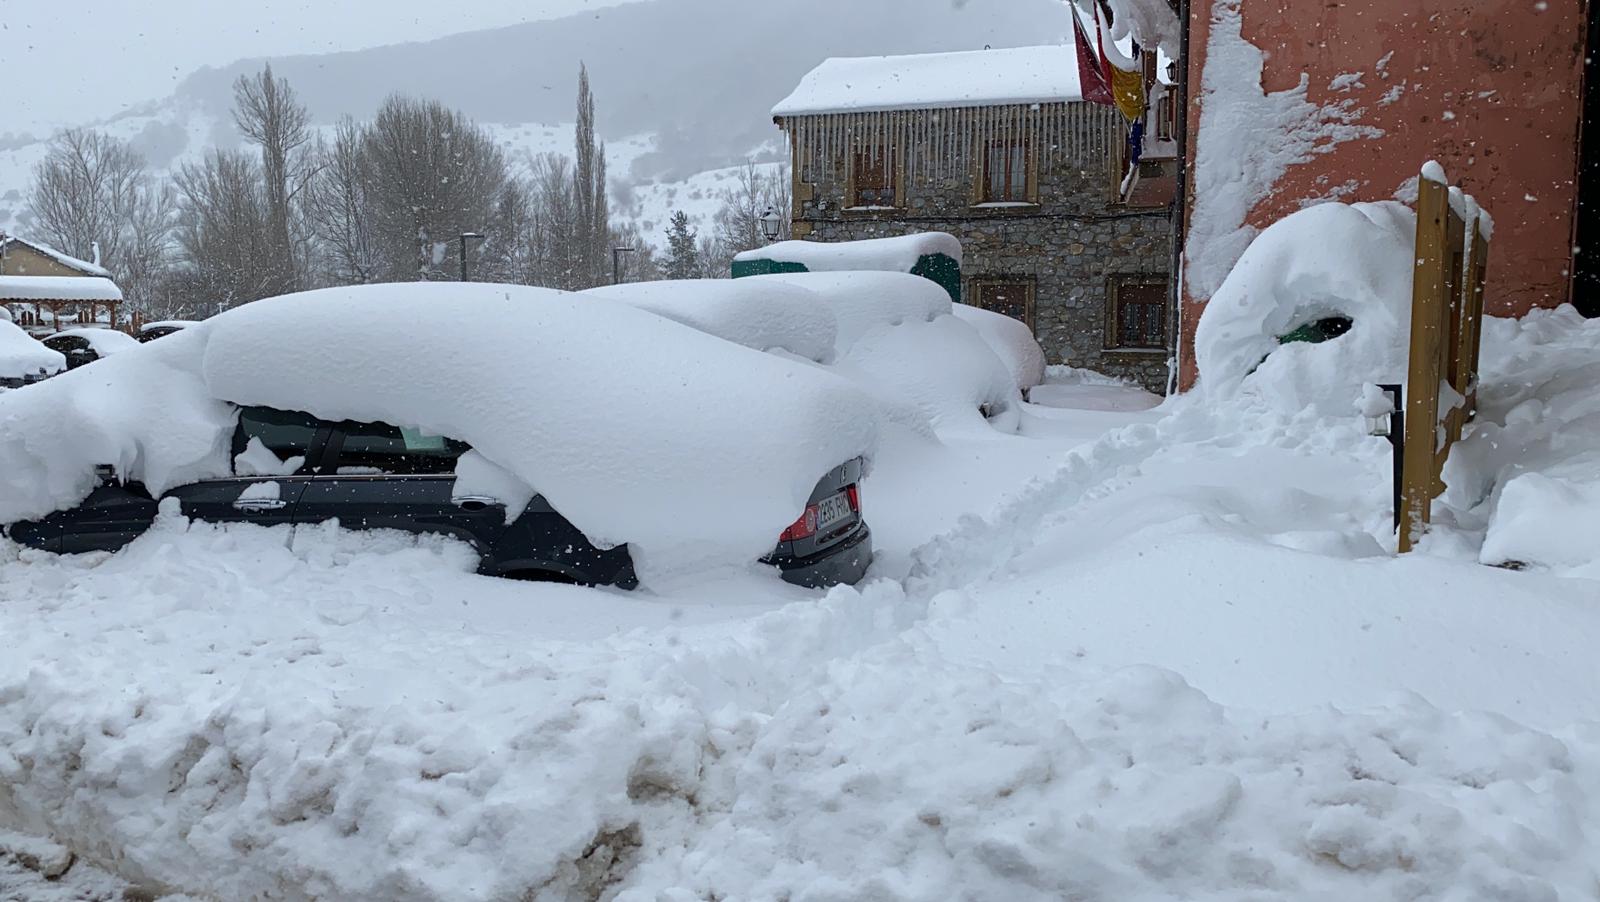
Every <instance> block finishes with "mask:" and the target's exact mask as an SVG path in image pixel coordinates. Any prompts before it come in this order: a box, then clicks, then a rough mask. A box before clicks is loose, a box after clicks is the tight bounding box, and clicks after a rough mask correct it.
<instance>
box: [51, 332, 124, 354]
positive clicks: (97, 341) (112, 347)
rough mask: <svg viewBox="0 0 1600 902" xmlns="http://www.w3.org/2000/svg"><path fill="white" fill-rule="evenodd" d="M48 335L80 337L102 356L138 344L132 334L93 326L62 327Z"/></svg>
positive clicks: (54, 336) (53, 336) (52, 336)
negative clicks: (53, 333) (81, 327)
mask: <svg viewBox="0 0 1600 902" xmlns="http://www.w3.org/2000/svg"><path fill="white" fill-rule="evenodd" d="M48 337H50V338H58V337H68V338H82V339H84V340H85V341H87V342H89V347H91V348H93V349H94V352H95V353H96V354H99V355H100V356H102V357H104V356H105V355H107V354H115V353H117V352H118V351H126V350H128V349H129V348H137V347H138V346H139V339H137V338H134V337H133V336H132V335H129V334H128V333H126V332H119V331H117V330H116V329H96V328H94V327H88V328H83V329H62V330H61V331H60V332H57V333H56V334H55V335H51V336H48Z"/></svg>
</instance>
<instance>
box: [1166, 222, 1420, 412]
mask: <svg viewBox="0 0 1600 902" xmlns="http://www.w3.org/2000/svg"><path fill="white" fill-rule="evenodd" d="M1415 232H1416V216H1415V214H1414V213H1413V212H1412V211H1411V210H1410V209H1409V208H1407V207H1406V206H1405V205H1404V204H1400V203H1396V202H1393V201H1386V202H1382V203H1361V204H1341V203H1327V204H1318V205H1317V206H1313V207H1308V208H1306V209H1304V210H1300V211H1298V212H1296V213H1293V214H1291V215H1289V216H1286V217H1284V218H1283V219H1281V220H1279V221H1278V222H1276V223H1273V224H1272V225H1271V226H1269V227H1268V228H1267V229H1265V230H1264V231H1262V232H1261V234H1260V235H1258V236H1256V239H1255V241H1253V242H1252V243H1251V244H1250V247H1249V248H1247V249H1246V250H1245V252H1244V254H1243V256H1241V257H1240V258H1239V262H1238V263H1237V264H1236V265H1235V266H1234V268H1233V270H1232V271H1231V272H1230V273H1229V274H1228V277H1227V279H1226V280H1224V281H1223V283H1222V286H1221V287H1220V288H1219V289H1217V292H1216V294H1214V295H1213V296H1212V297H1211V300H1210V302H1209V303H1207V304H1206V308H1205V312H1204V313H1203V314H1201V317H1200V323H1199V325H1198V326H1197V327H1196V329H1195V362H1196V363H1197V364H1198V365H1199V368H1200V384H1201V386H1202V387H1203V389H1204V390H1205V391H1206V392H1207V394H1208V395H1215V396H1223V395H1230V394H1233V393H1236V392H1238V391H1239V390H1240V389H1241V387H1247V388H1249V389H1251V390H1253V391H1256V392H1259V393H1260V394H1261V395H1262V396H1264V397H1266V398H1267V399H1269V400H1270V401H1272V402H1273V403H1274V404H1275V405H1276V406H1281V407H1282V408H1284V409H1288V410H1298V409H1301V408H1316V409H1318V410H1320V411H1322V412H1326V413H1328V414H1330V415H1341V414H1345V413H1347V412H1348V411H1349V409H1350V404H1351V403H1352V401H1353V400H1354V399H1355V398H1356V397H1358V396H1359V395H1360V392H1361V386H1362V385H1363V384H1365V383H1369V382H1385V381H1398V379H1399V377H1400V376H1401V375H1402V374H1403V373H1404V369H1405V359H1406V342H1407V340H1408V338H1409V332H1410V320H1409V311H1410V303H1411V273H1412V268H1413V267H1412V253H1413V246H1414V244H1415ZM1341 318H1342V319H1345V320H1348V321H1349V331H1348V332H1346V333H1344V334H1342V335H1339V336H1338V337H1336V338H1333V339H1331V340H1328V341H1324V342H1321V343H1316V344H1313V343H1307V342H1288V343H1284V344H1280V343H1279V339H1280V338H1282V337H1284V336H1286V335H1289V334H1290V333H1292V332H1294V331H1295V330H1296V329H1300V328H1302V327H1306V326H1308V325H1311V324H1314V323H1317V322H1318V321H1324V320H1336V319H1341Z"/></svg>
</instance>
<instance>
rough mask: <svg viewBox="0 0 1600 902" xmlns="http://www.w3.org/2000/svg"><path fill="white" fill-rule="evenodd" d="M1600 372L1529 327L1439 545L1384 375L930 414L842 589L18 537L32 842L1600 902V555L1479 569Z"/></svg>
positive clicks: (996, 887)
mask: <svg viewBox="0 0 1600 902" xmlns="http://www.w3.org/2000/svg"><path fill="white" fill-rule="evenodd" d="M585 300H589V301H593V300H594V299H585ZM640 315H643V314H640ZM924 323H925V324H927V323H926V322H925V321H924ZM1345 337H1346V338H1347V337H1349V336H1345ZM175 340H176V339H175ZM1342 340H1344V339H1343V338H1341V339H1337V340H1336V341H1342ZM156 344H160V343H156ZM153 346H154V345H152V347H153ZM132 356H134V355H123V356H122V357H121V358H119V359H124V360H125V359H129V358H131V357H132ZM1596 359H1600V328H1596V327H1595V326H1593V325H1591V324H1588V323H1587V322H1585V321H1584V320H1582V319H1581V318H1580V317H1578V316H1577V315H1576V314H1575V313H1573V312H1572V311H1571V310H1570V309H1569V310H1563V311H1556V312H1553V313H1548V314H1538V315H1535V316H1531V317H1529V318H1527V319H1526V320H1524V321H1522V322H1508V321H1503V320H1490V321H1489V323H1488V327H1487V328H1486V330H1485V339H1484V365H1483V385H1482V387H1481V390H1480V402H1481V410H1480V418H1479V422H1478V423H1475V424H1474V425H1473V426H1471V427H1470V434H1469V435H1468V437H1467V438H1466V439H1464V441H1463V442H1462V443H1461V444H1460V445H1458V446H1457V449H1458V451H1459V450H1462V449H1466V450H1467V451H1471V452H1473V453H1463V454H1462V455H1461V456H1460V457H1459V459H1458V458H1457V457H1456V456H1455V455H1452V463H1451V469H1450V470H1449V471H1448V472H1447V481H1449V482H1450V483H1451V489H1450V491H1449V492H1448V493H1447V496H1446V497H1445V498H1444V499H1442V501H1441V505H1442V507H1441V513H1442V514H1446V515H1447V516H1443V517H1438V518H1436V522H1439V523H1441V525H1440V526H1438V527H1436V529H1435V531H1434V532H1432V533H1430V534H1429V536H1428V540H1427V541H1426V542H1425V543H1424V546H1423V548H1421V549H1420V550H1419V551H1418V552H1416V553H1413V554H1409V555H1406V556H1404V557H1400V558H1395V557H1392V556H1391V555H1390V554H1389V552H1390V551H1392V548H1393V539H1392V535H1391V533H1390V522H1389V516H1390V511H1389V509H1388V495H1389V485H1388V481H1387V479H1388V471H1389V465H1390V457H1389V447H1388V445H1387V443H1386V442H1384V441H1383V440H1382V439H1379V438H1372V437H1368V436H1366V435H1365V434H1364V425H1363V423H1362V422H1361V418H1360V417H1358V416H1356V415H1355V409H1354V407H1353V404H1354V402H1355V400H1356V398H1358V397H1359V396H1360V391H1359V388H1357V389H1355V390H1351V391H1347V389H1346V387H1343V386H1334V387H1332V388H1330V395H1329V397H1328V398H1325V399H1321V400H1320V401H1319V402H1318V403H1317V404H1314V405H1312V406H1310V407H1308V408H1306V409H1302V410H1297V411H1293V412H1288V411H1284V410H1282V409H1280V408H1278V407H1276V406H1274V405H1271V404H1264V403H1262V400H1261V398H1260V397H1259V396H1256V395H1252V394H1251V393H1248V392H1241V393H1238V394H1234V395H1224V396H1217V397H1213V396H1211V395H1210V394H1209V393H1208V394H1198V393H1197V394H1191V395H1189V396H1187V397H1182V398H1175V399H1169V400H1167V401H1165V402H1164V403H1162V404H1161V405H1160V406H1159V407H1156V408H1154V409H1151V410H1139V411H1131V410H1097V409H1081V408H1072V407H1067V406H1061V407H1041V406H1037V405H1031V404H1029V405H1024V407H1023V409H1022V411H1021V413H1022V424H1021V428H1020V431H1019V434H1017V435H1001V434H997V433H994V432H993V431H990V432H987V433H983V434H975V433H973V434H968V433H951V432H944V433H941V435H940V436H939V440H938V441H937V442H931V441H927V440H924V439H919V438H916V437H914V436H906V435H904V434H901V433H896V434H895V435H894V436H893V437H892V440H890V441H888V442H887V443H886V444H885V445H884V447H883V448H882V450H881V452H880V454H879V456H878V459H877V466H876V468H875V470H874V472H873V473H872V475H870V476H869V477H868V478H867V480H866V481H865V483H864V484H863V502H864V510H865V511H866V515H867V518H868V521H869V522H870V523H871V524H872V525H873V529H874V532H875V535H876V537H877V539H878V543H879V560H878V562H877V563H875V565H874V570H873V574H872V575H873V577H874V580H873V581H872V582H869V583H867V584H864V585H862V586H860V587H858V588H840V589H835V590H833V591H832V592H830V593H828V594H826V595H824V596H822V597H820V598H819V597H817V596H816V595H815V594H808V593H805V592H803V591H801V590H798V589H794V588H793V587H788V586H784V585H782V584H780V583H778V582H777V581H776V579H775V578H774V577H770V576H766V577H757V576H753V575H735V576H730V577H729V578H728V579H727V580H726V581H725V582H722V583H718V584H715V585H706V586H700V587H696V588H695V589H694V590H693V591H684V592H679V593H678V594H670V593H669V594H661V595H654V596H652V595H647V594H640V593H634V594H627V593H620V592H614V591H607V590H590V589H580V588H575V587H568V586H548V585H529V584H522V583H515V582H510V581H500V580H491V579H487V578H483V577H478V576H475V575H473V574H472V573H471V570H472V568H473V566H474V565H475V563H476V558H475V556H474V555H473V553H472V552H471V550H470V549H468V548H466V547H465V546H463V545H460V544H458V543H455V542H451V541H447V540H443V539H437V538H429V537H424V538H415V537H403V536H396V535H390V534H385V533H367V534H364V533H352V532H345V531H341V530H338V529H335V528H331V527H329V526H327V525H322V526H316V527H309V528H301V529H290V528H288V527H279V528H276V529H262V528H259V527H232V528H221V527H215V526H207V525H202V524H194V523H188V522H185V521H184V520H182V519H181V518H180V517H178V516H176V515H175V511H172V510H170V509H169V510H168V511H166V512H165V514H164V516H163V518H162V519H161V521H160V522H159V523H158V525H157V527H156V528H155V529H154V530H153V531H152V532H151V533H149V534H147V535H146V536H144V537H142V538H140V539H139V540H137V541H136V542H134V544H133V545H131V546H130V547H129V548H127V549H126V550H124V551H122V552H119V553H118V554H116V555H110V556H107V555H80V556H74V557H59V556H55V555H50V554H42V553H38V552H32V551H24V550H21V549H18V548H17V547H16V546H14V545H10V544H8V543H4V542H0V632H3V634H4V635H5V636H6V637H7V642H8V650H9V652H10V653H9V654H7V655H4V656H0V829H3V830H15V831H22V832H26V833H30V834H33V835H35V836H48V837H50V838H51V839H53V840H54V841H55V842H56V843H58V844H60V845H62V846H65V847H67V848H70V849H71V850H73V851H74V852H76V853H77V854H79V855H80V856H82V857H83V858H84V859H85V862H86V863H88V864H93V865H99V866H103V867H107V868H110V869H111V870H113V871H114V872H115V873H116V876H117V877H119V878H121V879H123V880H128V881H132V882H135V883H138V884H141V885H145V886H155V887H160V888H162V889H166V890H181V891H185V892H189V893H192V894H194V895H196V896H200V897H205V898H217V899H244V898H282V899H309V898H325V899H333V898H338V899H384V900H391V902H408V900H489V899H508V898H510V899H517V898H526V899H535V900H563V899H574V898H581V899H587V898H608V899H614V900H617V902H645V900H650V902H657V900H666V902H687V900H693V899H704V898H723V899H730V900H731V899H752V900H753V899H770V898H790V899H795V900H800V899H872V900H890V902H900V900H918V902H921V900H928V902H933V900H946V899H984V900H988V899H1008V900H1009V899H1018V900H1040V902H1044V900H1052V902H1053V900H1060V899H1067V898H1082V899H1108V900H1109V899H1138V900H1152V902H1154V900H1174V902H1176V900H1207V902H1225V900H1226V902H1233V900H1242V899H1260V900H1266V899H1328V900H1334V899H1340V900H1343V899H1399V898H1413V899H1439V900H1479V899H1482V900H1527V902H1533V900H1540V902H1577V900H1588V899H1593V897H1594V890H1595V887H1596V886H1597V885H1600V865H1597V862H1600V791H1597V789H1596V787H1597V786H1600V697H1597V696H1596V694H1595V693H1594V692H1593V691H1592V686H1593V685H1594V683H1595V678H1596V665H1595V659H1594V648H1595V646H1596V643H1597V642H1600V605H1597V604H1596V603H1595V602H1596V599H1597V598H1600V581H1597V580H1596V579H1594V578H1592V577H1588V576H1584V575H1582V574H1579V573H1572V572H1568V573H1564V574H1561V575H1558V574H1556V573H1552V572H1547V571H1546V570H1544V569H1541V568H1538V567H1535V568H1533V569H1530V570H1527V571H1523V572H1511V571H1508V570H1501V569H1495V568H1489V567H1484V566H1482V565H1481V564H1479V563H1478V559H1479V555H1480V552H1481V548H1480V547H1479V546H1480V543H1481V542H1482V539H1483V523H1484V520H1485V517H1486V511H1485V509H1484V507H1483V505H1485V504H1489V505H1492V501H1491V500H1489V499H1490V497H1491V496H1493V495H1494V494H1495V492H1494V486H1496V485H1498V484H1499V483H1500V481H1501V480H1502V478H1503V477H1504V476H1506V475H1508V474H1512V473H1513V472H1514V468H1516V467H1518V466H1522V467H1523V468H1524V469H1523V470H1520V471H1515V472H1531V471H1530V470H1528V469H1526V468H1527V467H1528V466H1529V465H1532V466H1533V467H1534V468H1536V469H1537V471H1538V472H1540V473H1543V474H1546V475H1549V474H1552V473H1559V472H1561V471H1562V468H1563V467H1573V468H1577V467H1579V466H1582V465H1583V463H1582V462H1583V461H1584V460H1585V455H1588V454H1593V453H1596V451H1597V450H1600V428H1596V426H1595V423H1594V418H1593V417H1594V407H1593V405H1594V403H1595V401H1594V400H1593V399H1595V398H1600V369H1596V367H1595V364H1594V361H1595V360H1596ZM115 362H116V361H115V360H114V361H112V362H111V363H108V364H106V366H108V367H109V366H111V365H112V364H114V363H115ZM87 369H94V368H85V371H86V370H87ZM80 372H81V371H80ZM69 375H72V374H69ZM62 378H66V377H62ZM1074 379H1075V380H1076V381H1075V382H1074ZM1051 380H1052V382H1053V383H1059V385H1060V387H1061V388H1062V389H1063V390H1062V391H1061V392H1060V393H1059V394H1060V395H1061V396H1062V397H1061V398H1060V399H1059V400H1068V396H1069V394H1070V393H1069V392H1068V391H1066V389H1068V388H1071V387H1073V386H1074V385H1077V386H1079V387H1084V388H1092V387H1104V386H1100V385H1099V384H1098V383H1095V382H1093V380H1091V379H1089V378H1088V377H1087V376H1085V375H1083V374H1078V373H1075V372H1071V371H1065V370H1052V373H1051ZM48 384H49V383H46V385H48ZM32 390H33V389H29V390H28V391H32ZM25 393H26V392H17V393H15V394H18V395H21V394H25ZM1335 401H1337V402H1338V403H1337V404H1336V403H1335ZM1341 405H1342V406H1341ZM1586 405H1587V406H1586ZM1336 408H1337V410H1336ZM1323 410H1327V411H1335V412H1333V413H1327V414H1324V413H1320V412H1319V411H1323ZM1585 411H1587V413H1586V412H1585ZM1513 443H1517V444H1518V447H1517V448H1511V447H1508V446H1509V445H1511V444H1513ZM1519 449H1520V450H1519ZM1497 454H1503V455H1506V456H1505V457H1497V456H1495V455H1497ZM1508 468H1512V469H1508ZM1474 518H1477V519H1476V520H1475V519H1474ZM1451 521H1454V522H1453V523H1452V522H1451ZM1180 674H1181V675H1180ZM3 879H5V875H4V872H3V871H0V880H3ZM3 885H4V884H0V886H3Z"/></svg>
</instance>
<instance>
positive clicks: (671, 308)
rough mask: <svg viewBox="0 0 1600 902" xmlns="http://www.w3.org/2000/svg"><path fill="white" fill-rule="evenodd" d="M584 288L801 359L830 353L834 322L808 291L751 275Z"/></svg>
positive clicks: (748, 344)
mask: <svg viewBox="0 0 1600 902" xmlns="http://www.w3.org/2000/svg"><path fill="white" fill-rule="evenodd" d="M584 294H591V295H596V296H598V297H603V298H609V299H611V300H614V301H621V302H622V303H624V304H628V305H630V306H633V307H638V308H639V309H641V310H648V311H650V312H651V313H654V314H657V315H658V316H664V317H666V318H667V319H670V320H672V321H673V322H678V323H682V324H684V325H685V326H689V327H690V328H693V329H699V330H700V331H701V332H705V333H708V334H710V335H715V336H716V337H718V338H722V339H726V340H727V341H731V342H734V343H735V344H741V345H744V346H745V347H747V348H754V349H755V350H757V351H771V350H782V351H788V352H789V353H791V354H795V355H797V356H800V357H804V358H805V359H807V360H814V361H817V362H819V363H828V362H830V361H831V360H832V359H833V344H834V338H835V337H836V336H835V333H836V331H837V327H836V326H835V323H834V318H833V316H832V314H831V313H830V312H829V311H828V309H827V308H826V307H824V306H822V305H821V304H819V303H818V301H817V297H816V296H815V295H814V294H812V293H811V292H809V291H807V290H805V289H804V288H800V287H797V286H794V285H787V284H782V283H777V282H772V281H762V280H755V279H674V280H663V281H658V282H628V283H624V284H622V285H605V286H602V287H600V288H591V289H589V290H588V291H585V292H584Z"/></svg>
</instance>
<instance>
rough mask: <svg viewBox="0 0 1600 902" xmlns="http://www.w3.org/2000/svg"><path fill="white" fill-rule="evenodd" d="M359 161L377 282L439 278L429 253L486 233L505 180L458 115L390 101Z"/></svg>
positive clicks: (474, 130)
mask: <svg viewBox="0 0 1600 902" xmlns="http://www.w3.org/2000/svg"><path fill="white" fill-rule="evenodd" d="M362 156H363V161H364V166H365V171H366V173H367V176H366V197H367V202H368V207H369V210H370V216H371V234H372V239H373V245H374V248H375V250H376V254H375V258H376V260H377V272H376V275H377V277H378V278H379V279H380V280H391V281H400V280H406V279H417V278H447V277H448V276H449V274H448V272H446V271H444V270H443V269H441V268H440V267H438V266H437V265H436V262H435V260H434V254H433V252H432V248H433V246H434V245H438V244H442V243H444V242H446V241H448V240H450V239H453V238H455V237H456V236H457V235H459V234H461V233H462V232H469V231H471V232H482V231H483V230H484V229H485V228H487V227H488V223H489V222H490V220H491V218H492V214H493V207H494V203H495V200H496V198H497V197H498V196H499V194H500V190H501V188H502V187H503V186H504V185H505V182H506V179H507V177H508V176H507V169H506V163H505V157H504V155H503V154H502V153H501V152H500V149H499V148H498V147H497V146H495V143H494V141H493V140H492V139H491V138H490V137H489V136H488V135H487V134H486V133H485V132H484V131H483V130H482V129H480V128H478V127H477V126H476V125H475V124H473V122H472V120H470V119H468V118H467V117H466V116H465V115H463V114H461V113H460V112H458V111H455V110H451V109H449V108H447V107H445V106H444V105H443V104H441V103H439V102H438V101H433V100H417V99H414V98H410V97H403V96H400V95H395V96H392V97H390V98H389V99H388V100H386V101H384V103H383V106H382V107H380V108H379V110H378V114H377V117H376V118H375V119H374V120H373V122H372V124H371V125H370V126H369V127H368V128H367V129H366V131H365V135H364V138H363V140H362Z"/></svg>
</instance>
